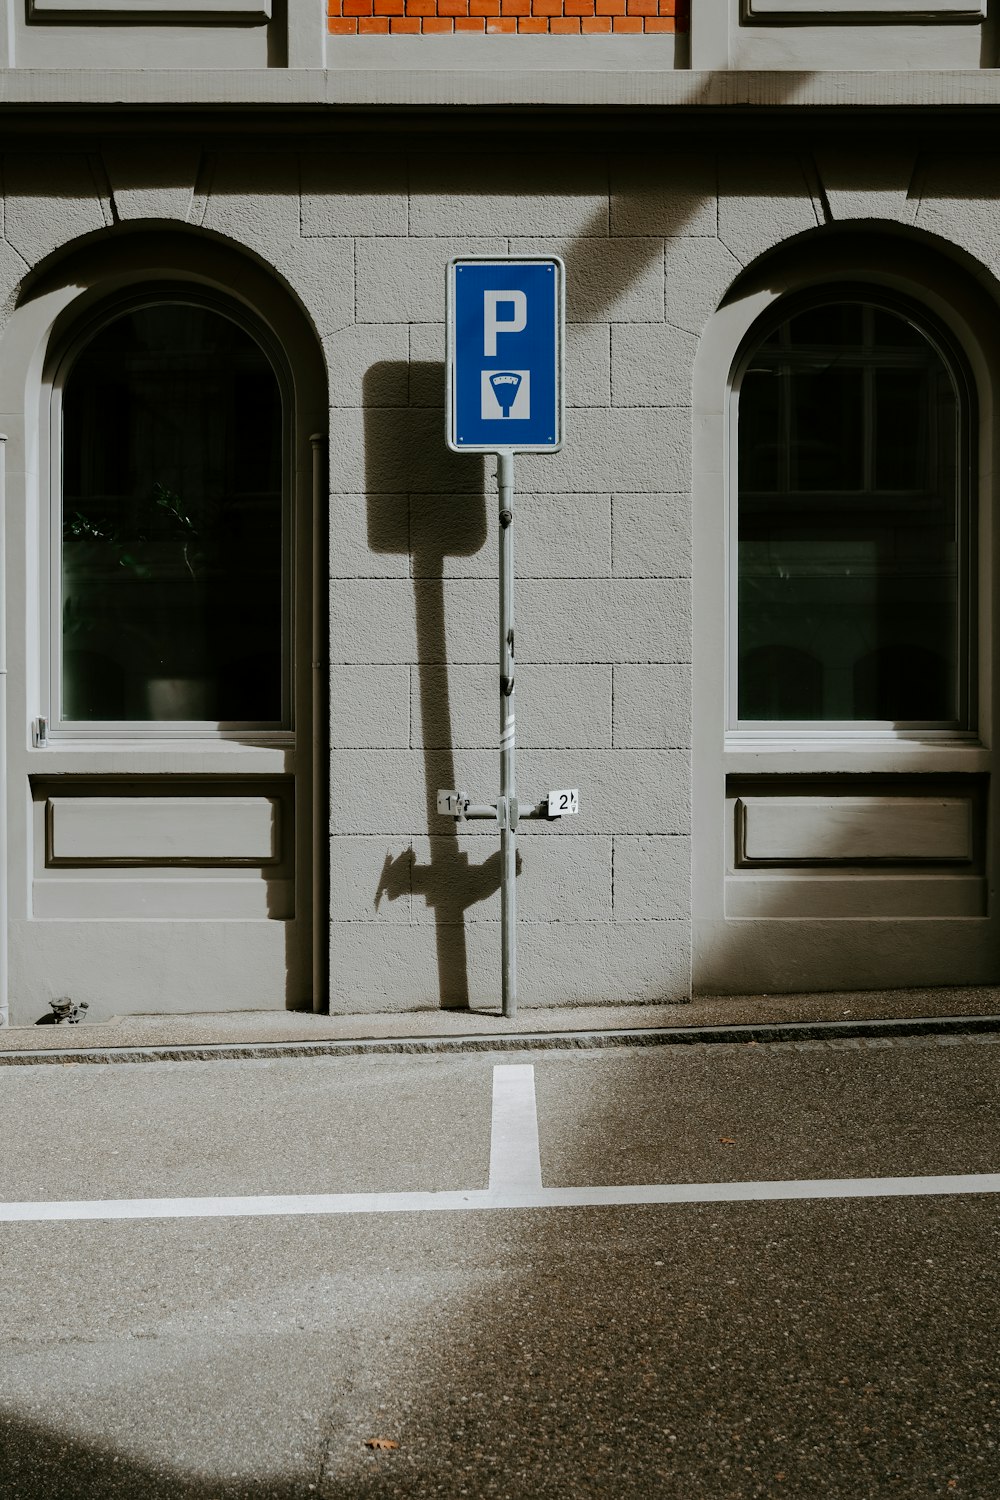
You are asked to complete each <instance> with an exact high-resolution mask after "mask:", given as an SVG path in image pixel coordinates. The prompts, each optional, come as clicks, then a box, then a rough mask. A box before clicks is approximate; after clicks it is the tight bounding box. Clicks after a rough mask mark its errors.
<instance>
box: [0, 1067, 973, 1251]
mask: <svg viewBox="0 0 1000 1500" xmlns="http://www.w3.org/2000/svg"><path fill="white" fill-rule="evenodd" d="M959 1193H1000V1173H996V1172H972V1173H966V1174H956V1175H953V1176H941V1177H817V1178H812V1179H803V1180H795V1179H793V1180H791V1181H786V1182H666V1183H641V1184H638V1185H635V1186H629V1185H623V1186H609V1187H550V1188H547V1187H543V1186H542V1166H541V1156H540V1154H539V1149H538V1111H537V1107H536V1103H535V1069H534V1066H533V1065H532V1064H531V1063H516V1064H510V1063H499V1064H497V1066H496V1067H495V1068H494V1069H493V1113H492V1120H491V1127H490V1185H489V1187H488V1188H487V1189H485V1191H484V1190H483V1189H482V1188H473V1189H470V1190H469V1191H467V1192H462V1191H458V1192H454V1191H453V1192H435V1193H282V1194H267V1193H264V1194H256V1195H252V1196H247V1197H206V1198H105V1199H102V1198H94V1199H82V1200H80V1201H77V1202H73V1201H68V1202H52V1203H45V1202H34V1203H0V1224H29V1223H40V1222H43V1221H48V1222H52V1221H58V1222H66V1221H71V1220H90V1219H103V1220H108V1219H244V1218H275V1217H282V1216H288V1217H291V1216H295V1215H299V1214H417V1213H421V1214H422V1213H435V1212H437V1213H440V1212H451V1213H456V1212H462V1211H464V1212H469V1211H470V1210H473V1211H474V1210H482V1209H496V1208H506V1209H525V1208H611V1207H627V1206H629V1205H630V1204H647V1203H648V1204H657V1203H662V1204H668V1203H768V1202H778V1201H782V1200H783V1201H786V1202H787V1201H793V1200H798V1201H808V1200H810V1199H817V1198H917V1197H936V1196H941V1195H943V1194H959Z"/></svg>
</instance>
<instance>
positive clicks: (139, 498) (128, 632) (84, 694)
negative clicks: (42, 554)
mask: <svg viewBox="0 0 1000 1500" xmlns="http://www.w3.org/2000/svg"><path fill="white" fill-rule="evenodd" d="M281 449H282V417H281V396H280V391H279V387H278V382H277V379H276V376H275V372H274V369H273V368H272V366H271V363H270V361H269V360H268V358H267V356H266V355H265V354H264V352H263V350H262V349H261V347H260V345H259V344H258V343H257V342H256V341H255V340H254V339H253V338H252V337H251V336H250V334H249V333H247V332H246V330H245V329H243V328H242V327H240V326H239V325H238V324H236V323H234V322H233V321H232V320H231V319H229V318H226V317H224V316H223V315H222V314H221V313H218V312H216V311H215V310H213V309H211V308H208V307H201V306H195V305H188V304H185V303H181V302H161V303H158V304H156V305H153V306H148V307H140V308H135V309H133V310H132V311H130V312H127V313H124V314H123V315H121V316H119V317H117V318H115V319H114V320H113V321H112V322H110V323H108V324H106V325H105V326H104V328H102V329H101V331H100V332H99V333H97V334H96V335H95V337H94V338H93V339H91V340H90V342H89V343H88V344H87V345H86V347H85V349H84V350H83V352H82V353H81V354H80V355H79V357H78V358H77V359H76V360H75V361H74V363H73V366H72V368H71V370H70V373H69V376H68V378H67V380H66V383H65V387H64V391H63V485H62V518H61V532H62V562H61V616H62V618H61V635H62V660H61V666H62V671H61V683H62V704H61V711H62V717H63V718H64V719H70V720H85V721H97V720H169V719H174V720H209V721H217V722H233V723H254V724H274V723H279V722H280V721H281V718H282V618H283V603H282V594H283V575H284V567H283V560H282V556H283V526H282V454H281Z"/></svg>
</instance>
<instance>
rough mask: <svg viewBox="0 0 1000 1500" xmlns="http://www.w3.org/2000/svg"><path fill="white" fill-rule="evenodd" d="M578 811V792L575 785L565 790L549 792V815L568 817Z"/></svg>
mask: <svg viewBox="0 0 1000 1500" xmlns="http://www.w3.org/2000/svg"><path fill="white" fill-rule="evenodd" d="M579 811H580V792H579V788H577V787H570V788H567V790H566V791H561V792H550V793H549V817H550V818H570V817H572V816H573V814H574V813H578V812H579Z"/></svg>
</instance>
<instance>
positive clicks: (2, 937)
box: [0, 433, 10, 1027]
mask: <svg viewBox="0 0 1000 1500" xmlns="http://www.w3.org/2000/svg"><path fill="white" fill-rule="evenodd" d="M6 537H7V436H6V434H5V433H0V1027H3V1026H9V1025H10V1008H9V1004H8V993H7V542H6Z"/></svg>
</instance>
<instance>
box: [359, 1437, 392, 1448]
mask: <svg viewBox="0 0 1000 1500" xmlns="http://www.w3.org/2000/svg"><path fill="white" fill-rule="evenodd" d="M365 1447H366V1448H398V1447H399V1444H398V1443H397V1442H394V1441H393V1439H392V1438H365Z"/></svg>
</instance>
